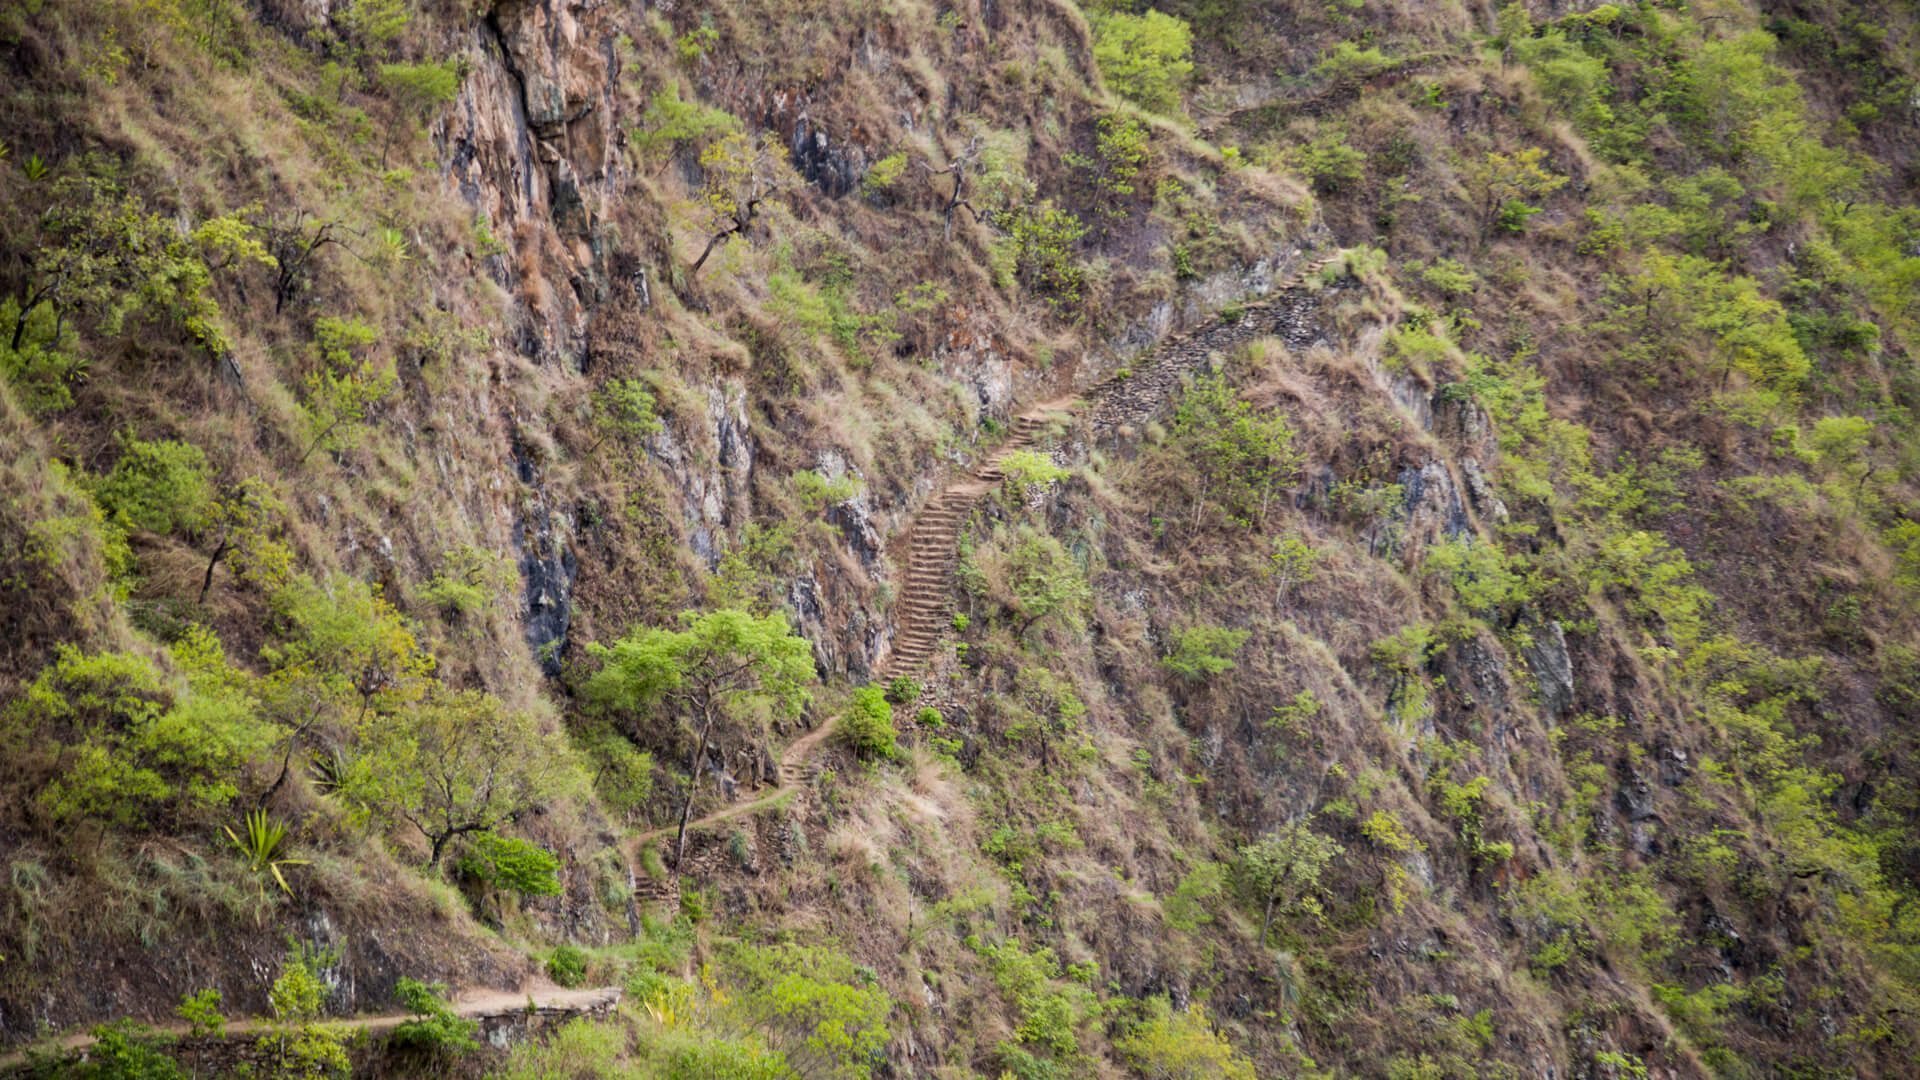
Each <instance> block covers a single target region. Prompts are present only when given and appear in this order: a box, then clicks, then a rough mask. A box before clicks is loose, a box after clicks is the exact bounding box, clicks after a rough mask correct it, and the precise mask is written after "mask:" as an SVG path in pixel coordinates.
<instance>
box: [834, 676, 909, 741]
mask: <svg viewBox="0 0 1920 1080" xmlns="http://www.w3.org/2000/svg"><path fill="white" fill-rule="evenodd" d="M835 733H836V734H838V735H839V737H840V739H841V741H843V742H845V743H846V744H847V745H848V746H849V747H851V748H852V749H853V752H854V753H856V754H858V755H860V756H861V757H865V758H890V757H892V756H893V755H894V752H895V749H894V740H895V738H897V737H898V734H899V733H898V732H897V731H896V730H895V729H894V726H893V706H892V705H891V704H890V703H889V702H888V701H887V695H886V693H885V691H883V690H881V689H880V688H879V687H878V686H863V687H861V688H860V689H858V690H855V691H854V692H853V697H852V699H851V700H849V701H848V702H847V707H846V708H845V709H844V710H842V711H841V713H840V720H839V722H838V723H837V724H836V726H835Z"/></svg>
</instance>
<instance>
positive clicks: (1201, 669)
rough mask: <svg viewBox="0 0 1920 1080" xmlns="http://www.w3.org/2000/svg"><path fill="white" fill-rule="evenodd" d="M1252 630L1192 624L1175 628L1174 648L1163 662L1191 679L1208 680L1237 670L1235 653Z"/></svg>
mask: <svg viewBox="0 0 1920 1080" xmlns="http://www.w3.org/2000/svg"><path fill="white" fill-rule="evenodd" d="M1247 637H1248V631H1246V630H1233V629H1229V628H1227V627H1224V626H1190V627H1187V628H1186V629H1183V630H1176V631H1174V635H1173V651H1172V652H1170V653H1168V654H1167V655H1166V657H1164V658H1163V659H1162V660H1161V661H1160V663H1161V664H1163V665H1164V666H1165V667H1166V669H1167V670H1168V671H1171V672H1173V673H1174V674H1175V675H1178V676H1179V677H1180V678H1182V679H1185V680H1186V681H1188V682H1196V683H1197V682H1205V681H1207V680H1208V679H1211V678H1213V677H1214V676H1215V675H1220V674H1223V673H1225V672H1228V671H1232V670H1233V654H1234V653H1236V652H1239V651H1240V647H1241V646H1242V645H1245V644H1246V643H1247Z"/></svg>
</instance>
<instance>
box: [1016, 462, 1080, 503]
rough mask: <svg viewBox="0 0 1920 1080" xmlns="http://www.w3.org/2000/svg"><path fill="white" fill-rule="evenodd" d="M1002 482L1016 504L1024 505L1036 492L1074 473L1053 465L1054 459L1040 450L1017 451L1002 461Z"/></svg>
mask: <svg viewBox="0 0 1920 1080" xmlns="http://www.w3.org/2000/svg"><path fill="white" fill-rule="evenodd" d="M1000 471H1001V473H1003V474H1004V475H1005V477H1006V479H1005V480H1003V481H1002V484H1003V485H1004V486H1005V488H1006V491H1007V494H1009V495H1011V496H1012V497H1013V499H1014V501H1015V502H1020V503H1024V502H1026V501H1027V498H1028V496H1030V495H1031V494H1033V493H1034V492H1035V491H1039V490H1041V489H1044V488H1047V487H1051V486H1052V485H1054V484H1057V483H1059V482H1060V481H1062V480H1065V479H1066V478H1067V477H1069V476H1072V475H1073V473H1072V472H1071V471H1069V470H1067V469H1063V468H1061V467H1060V466H1058V465H1055V464H1054V463H1053V458H1052V457H1050V456H1048V455H1047V454H1044V453H1041V452H1040V451H1038V450H1015V451H1012V452H1011V453H1008V454H1006V455H1005V456H1003V457H1002V458H1001V459H1000Z"/></svg>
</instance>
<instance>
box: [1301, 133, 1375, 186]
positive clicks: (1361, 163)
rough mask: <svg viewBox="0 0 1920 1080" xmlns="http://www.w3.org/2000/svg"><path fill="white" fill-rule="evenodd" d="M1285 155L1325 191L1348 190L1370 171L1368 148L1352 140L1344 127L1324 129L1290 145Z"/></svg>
mask: <svg viewBox="0 0 1920 1080" xmlns="http://www.w3.org/2000/svg"><path fill="white" fill-rule="evenodd" d="M1281 157H1282V159H1283V160H1284V161H1285V162H1286V164H1288V165H1290V166H1292V167H1293V168H1294V169H1296V170H1298V171H1299V173H1300V175H1301V176H1304V177H1306V179H1307V182H1308V183H1310V184H1312V185H1313V190H1315V191H1317V192H1319V193H1320V194H1322V195H1335V194H1338V193H1340V192H1342V191H1347V190H1349V189H1351V188H1352V187H1353V186H1354V185H1355V184H1358V183H1359V182H1360V181H1361V180H1364V179H1365V178H1366V175H1367V154H1366V151H1364V150H1361V149H1359V148H1358V147H1356V146H1354V145H1353V144H1352V143H1349V142H1348V141H1347V136H1346V133H1345V132H1343V131H1338V130H1325V131H1321V132H1320V133H1319V134H1317V135H1315V136H1314V137H1313V138H1312V139H1311V140H1309V141H1307V142H1304V143H1300V144H1298V145H1296V146H1292V147H1289V148H1287V149H1286V150H1285V152H1283V153H1282V155H1281Z"/></svg>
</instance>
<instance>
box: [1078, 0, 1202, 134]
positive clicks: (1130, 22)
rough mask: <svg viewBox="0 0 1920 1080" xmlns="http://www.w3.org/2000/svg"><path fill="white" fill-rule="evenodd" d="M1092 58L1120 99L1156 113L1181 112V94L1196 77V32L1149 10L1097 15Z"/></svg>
mask: <svg viewBox="0 0 1920 1080" xmlns="http://www.w3.org/2000/svg"><path fill="white" fill-rule="evenodd" d="M1092 22H1093V59H1094V62H1095V63H1097V64H1098V65H1099V66H1100V74H1101V75H1102V76H1103V77H1104V78H1105V79H1106V81H1107V83H1108V84H1109V85H1111V86H1112V87H1113V88H1114V90H1115V91H1117V92H1118V93H1119V94H1120V96H1121V97H1124V98H1126V99H1127V100H1128V101H1131V102H1133V103H1134V104H1136V105H1138V106H1140V107H1141V108H1143V109H1148V110H1150V111H1153V112H1160V113H1168V114H1174V113H1178V112H1179V111H1180V94H1181V91H1182V90H1184V89H1185V88H1186V85H1187V82H1188V80H1190V79H1191V78H1192V77H1193V29H1192V28H1191V27H1189V26H1188V25H1187V24H1186V22H1185V20H1182V19H1179V18H1176V17H1175V16H1172V15H1168V14H1166V13H1165V12H1161V11H1155V10H1152V9H1148V10H1147V11H1145V12H1143V13H1141V14H1139V15H1134V14H1131V13H1129V12H1125V11H1111V12H1106V13H1103V14H1096V15H1094V16H1093V17H1092Z"/></svg>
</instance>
